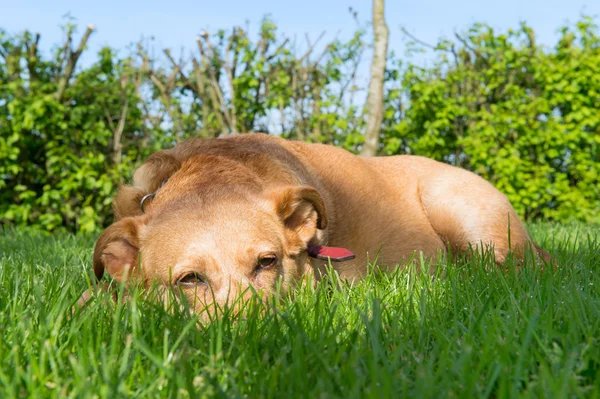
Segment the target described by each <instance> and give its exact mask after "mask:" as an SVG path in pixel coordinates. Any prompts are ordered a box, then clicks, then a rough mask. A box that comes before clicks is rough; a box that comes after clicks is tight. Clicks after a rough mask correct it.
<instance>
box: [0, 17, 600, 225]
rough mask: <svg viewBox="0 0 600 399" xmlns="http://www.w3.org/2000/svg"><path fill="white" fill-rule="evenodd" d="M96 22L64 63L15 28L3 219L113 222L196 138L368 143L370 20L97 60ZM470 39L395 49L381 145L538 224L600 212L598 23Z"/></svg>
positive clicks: (2, 77) (70, 31)
mask: <svg viewBox="0 0 600 399" xmlns="http://www.w3.org/2000/svg"><path fill="white" fill-rule="evenodd" d="M88 31H89V32H88ZM88 31H86V33H84V35H83V39H82V41H81V44H80V46H79V47H78V48H74V46H73V36H74V35H75V26H74V25H73V24H72V23H68V24H67V25H66V27H65V42H64V43H63V44H62V45H58V46H56V48H55V50H54V52H53V53H52V54H51V55H50V56H46V55H44V54H42V53H41V52H40V51H38V43H39V40H40V37H39V35H33V34H31V33H30V32H27V31H26V32H25V33H23V34H20V35H9V34H7V33H5V32H2V31H0V56H1V58H0V178H1V179H0V223H2V224H10V225H16V226H26V225H32V226H37V227H39V228H41V229H44V230H47V231H55V230H71V231H83V232H89V231H94V230H97V229H99V228H101V227H102V226H106V225H107V224H108V223H110V222H111V216H110V215H111V212H110V201H111V196H112V195H113V194H114V192H115V190H116V187H117V186H118V184H120V183H122V182H125V181H127V180H128V179H129V178H130V176H131V174H132V171H133V169H134V168H135V167H136V166H137V165H139V164H140V162H142V161H143V159H145V158H146V157H147V156H148V155H149V154H150V153H152V152H153V151H156V150H158V149H162V148H168V147H170V146H172V145H173V144H175V143H177V142H179V141H181V140H184V139H186V138H189V137H215V136H219V135H224V134H231V133H248V132H251V131H262V132H268V133H271V134H280V135H282V136H284V137H287V138H291V139H298V140H305V141H312V142H321V143H327V144H333V145H338V146H342V147H344V148H346V149H348V150H350V151H354V152H358V151H359V150H360V148H361V145H362V143H363V133H364V130H365V112H364V111H365V110H364V109H363V105H362V104H363V101H362V100H361V99H364V95H365V84H366V81H365V80H364V79H362V78H361V77H360V74H359V73H358V72H359V69H360V66H361V65H362V64H361V63H362V62H363V60H364V54H365V51H366V50H367V49H368V47H369V45H370V44H369V43H368V41H367V34H366V33H367V30H366V29H365V28H364V27H361V26H358V27H357V30H356V33H355V34H354V35H353V36H352V37H351V38H349V39H348V40H346V41H343V40H335V41H333V42H331V43H325V44H321V43H320V41H319V40H316V41H314V42H309V43H308V44H307V45H306V46H305V47H306V48H303V47H302V45H301V44H299V43H296V42H295V41H293V40H289V39H288V38H285V37H283V36H282V35H281V33H279V31H278V30H277V27H276V25H275V24H274V23H273V21H271V20H269V19H264V20H263V21H262V24H261V28H260V30H259V32H258V34H257V37H256V38H255V39H254V38H252V37H250V36H249V35H248V33H247V29H244V28H241V27H236V28H233V29H231V30H229V31H224V30H222V31H218V32H216V33H214V34H210V33H202V34H201V35H200V37H198V38H197V45H198V46H197V47H198V48H197V50H196V51H194V52H193V53H191V54H187V55H185V54H182V55H181V56H180V57H179V58H178V59H176V57H175V56H174V55H173V54H172V53H171V52H170V51H168V50H165V51H164V55H163V56H154V55H151V54H154V52H153V51H151V50H152V49H151V47H150V46H149V45H148V44H147V43H145V42H141V43H139V44H138V46H137V47H136V48H135V49H134V50H132V51H131V52H130V53H129V54H126V55H120V54H119V53H117V52H116V51H115V50H113V49H110V48H104V49H102V50H100V51H99V53H98V54H97V56H96V58H95V59H94V62H93V63H91V64H90V65H86V66H85V67H82V66H80V65H79V66H78V65H77V60H78V57H79V55H80V54H81V52H82V51H85V45H86V43H87V39H88V36H89V34H90V33H91V32H92V28H91V27H89V28H88ZM91 37H92V40H93V34H92V36H91ZM456 39H457V42H452V41H448V40H446V41H441V42H440V43H439V44H438V45H437V46H436V47H435V50H434V54H435V55H436V57H437V58H436V60H437V61H436V62H435V64H434V65H433V66H432V67H430V68H421V67H419V66H418V65H416V64H414V63H410V62H406V61H405V62H402V63H401V62H400V61H399V60H398V58H397V57H396V55H394V54H390V55H389V57H388V69H387V71H386V76H385V79H386V84H385V104H384V107H385V108H384V110H385V112H384V114H385V115H384V121H383V124H382V131H381V137H382V140H381V141H382V145H381V152H382V153H383V154H403V153H409V154H419V155H426V156H429V157H432V158H435V159H438V160H442V161H445V162H449V163H451V164H454V165H457V166H461V167H464V168H467V169H470V170H473V171H475V172H476V173H478V174H480V175H481V176H483V177H485V178H486V179H488V180H489V181H490V182H492V183H493V184H494V185H495V186H496V187H498V188H499V189H500V190H501V191H503V192H504V193H506V194H507V195H508V197H509V199H510V200H511V202H512V203H513V204H514V206H515V208H516V209H517V211H518V212H519V214H521V215H522V216H524V217H525V218H527V219H537V218H544V219H554V220H568V219H578V220H584V221H590V222H598V221H600V219H599V218H600V216H598V215H599V213H598V212H597V210H598V209H600V195H599V194H600V192H599V190H600V189H599V187H600V184H599V183H600V181H599V179H600V164H599V162H600V150H599V147H600V112H598V111H599V109H600V94H599V93H600V70H599V68H600V67H599V65H600V44H599V36H598V29H597V27H596V25H594V21H593V20H592V19H589V18H582V20H581V21H580V22H578V23H577V24H576V25H575V26H573V27H565V28H563V30H562V35H561V38H560V40H559V42H558V44H557V45H556V46H555V47H554V48H552V49H545V48H542V47H539V46H537V45H536V43H535V35H534V32H533V31H532V30H531V29H530V28H529V27H527V26H526V25H524V24H523V25H522V26H521V27H520V28H519V29H517V30H514V31H509V32H507V33H502V34H497V33H496V32H494V31H492V30H491V29H490V28H488V27H486V26H485V25H475V26H474V27H472V28H471V29H470V30H469V31H468V33H467V34H466V36H464V37H463V36H457V38H456ZM301 50H302V51H301Z"/></svg>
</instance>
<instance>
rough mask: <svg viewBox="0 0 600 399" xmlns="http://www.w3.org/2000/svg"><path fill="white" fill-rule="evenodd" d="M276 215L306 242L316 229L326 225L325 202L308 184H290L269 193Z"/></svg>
mask: <svg viewBox="0 0 600 399" xmlns="http://www.w3.org/2000/svg"><path fill="white" fill-rule="evenodd" d="M268 196H269V198H270V199H271V201H273V203H274V205H275V211H276V212H277V215H278V216H279V217H280V218H281V219H282V220H283V222H284V224H285V227H286V228H288V229H290V230H291V231H294V232H295V233H296V234H298V236H299V238H300V239H301V240H302V241H303V242H304V243H305V244H307V243H308V242H309V241H310V240H311V239H312V238H313V237H314V236H315V234H316V232H317V229H321V230H322V229H324V228H325V227H327V211H326V209H325V202H323V198H321V195H320V194H319V192H318V191H317V190H315V189H314V188H312V187H309V186H290V187H284V188H280V189H278V190H275V191H273V192H271V193H269V195H268Z"/></svg>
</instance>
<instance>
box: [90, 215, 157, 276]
mask: <svg viewBox="0 0 600 399" xmlns="http://www.w3.org/2000/svg"><path fill="white" fill-rule="evenodd" d="M142 219H145V218H144V217H135V218H133V217H127V218H124V219H122V220H121V221H119V222H117V223H114V224H113V225H112V226H110V227H109V228H107V229H106V230H104V232H103V233H102V234H101V235H100V238H98V241H97V242H96V247H95V248H94V274H95V275H96V278H97V279H98V280H100V279H101V278H102V275H103V274H104V270H106V271H107V272H108V274H110V276H111V277H112V278H113V279H115V280H116V281H125V280H127V279H128V278H129V277H131V276H133V275H137V274H138V273H139V271H138V270H137V269H138V267H137V263H138V255H139V252H140V249H139V248H140V247H139V245H140V244H139V241H140V240H139V235H140V230H141V229H142V227H143V225H144V224H145V222H144V221H143V220H142Z"/></svg>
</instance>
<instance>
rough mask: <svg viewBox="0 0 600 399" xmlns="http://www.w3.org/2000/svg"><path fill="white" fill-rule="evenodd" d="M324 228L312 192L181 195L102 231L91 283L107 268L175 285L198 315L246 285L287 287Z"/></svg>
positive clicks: (121, 275) (266, 289)
mask: <svg viewBox="0 0 600 399" xmlns="http://www.w3.org/2000/svg"><path fill="white" fill-rule="evenodd" d="M170 184H171V182H170V181H169V184H168V185H170ZM159 196H160V192H159ZM326 226H327V214H326V209H325V204H324V202H323V199H322V198H321V196H320V195H319V193H318V192H317V190H315V189H314V188H312V187H307V186H293V185H290V186H283V187H281V186H280V187H275V188H264V189H261V190H249V191H243V190H242V191H233V192H228V193H226V194H222V195H218V196H213V197H212V198H211V197H210V196H209V197H206V196H185V197H183V198H181V199H179V200H176V201H171V202H170V203H169V204H168V206H163V207H162V208H161V211H160V212H150V213H148V214H143V215H139V216H135V217H125V218H123V219H121V220H119V221H118V222H116V223H115V224H113V225H112V226H110V227H109V228H108V229H106V230H105V231H104V233H102V235H101V236H100V238H99V239H98V241H97V243H96V247H95V250H94V260H93V262H94V272H95V274H96V277H97V278H98V279H100V278H102V276H103V274H104V272H105V271H106V272H107V273H108V274H110V276H111V277H112V278H113V279H114V280H116V281H120V282H123V281H127V280H129V281H131V280H137V281H139V282H142V283H143V284H144V285H145V286H149V285H150V284H152V282H157V283H158V284H160V285H162V286H163V287H164V286H170V287H173V288H176V292H182V293H183V294H184V295H185V297H186V298H187V300H188V303H190V304H193V306H194V308H195V309H196V310H197V311H202V310H204V309H205V308H206V307H207V306H208V305H210V304H212V303H213V302H216V303H218V304H219V305H225V304H227V303H231V301H232V300H233V299H234V298H236V297H238V296H239V294H240V293H242V292H246V294H245V295H249V294H250V293H251V290H249V289H248V288H249V287H250V286H252V287H253V288H254V290H255V291H259V292H260V291H262V292H263V293H265V294H269V293H271V292H272V291H273V290H274V289H275V288H276V287H277V286H279V287H280V288H281V290H282V291H285V290H287V289H288V288H289V287H290V286H293V285H294V282H296V281H298V280H299V279H301V278H302V276H303V275H304V274H305V273H307V272H310V264H309V260H308V255H307V252H306V249H307V246H308V244H309V243H310V242H311V241H315V240H318V239H319V238H320V235H322V234H323V230H324V229H325V228H326Z"/></svg>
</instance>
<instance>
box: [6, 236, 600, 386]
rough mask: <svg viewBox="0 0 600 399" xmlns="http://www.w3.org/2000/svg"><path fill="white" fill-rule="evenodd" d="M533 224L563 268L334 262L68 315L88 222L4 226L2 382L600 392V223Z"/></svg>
mask: <svg viewBox="0 0 600 399" xmlns="http://www.w3.org/2000/svg"><path fill="white" fill-rule="evenodd" d="M530 230H531V232H532V235H533V236H534V238H535V239H536V241H538V242H539V243H541V244H543V246H544V247H545V248H547V249H548V250H549V251H550V252H551V253H553V254H554V255H555V256H556V257H557V259H558V262H559V265H560V266H559V267H558V268H557V269H556V270H555V271H546V272H541V271H540V270H539V268H537V267H535V266H533V265H526V266H525V268H524V269H523V270H522V271H521V272H519V273H515V272H513V271H510V270H509V271H508V272H503V271H500V270H499V269H498V268H495V267H492V268H489V267H486V262H487V261H488V259H486V258H485V257H476V258H473V259H471V260H463V261H459V262H456V263H454V264H451V263H448V264H442V265H438V267H437V271H436V272H435V273H434V275H429V274H422V273H419V272H416V271H414V270H412V271H411V270H406V271H404V272H400V273H396V274H382V273H377V272H371V273H370V274H369V276H368V278H366V279H365V280H363V281H361V282H359V283H357V284H355V285H354V286H349V285H348V284H344V283H342V282H340V281H338V280H336V278H335V276H333V277H331V278H329V279H328V280H326V281H323V282H322V283H320V284H319V285H318V287H316V288H311V287H302V288H301V289H299V291H298V292H297V295H296V296H295V297H294V298H293V299H286V300H284V301H283V303H281V304H280V305H278V306H274V307H271V308H269V309H267V310H266V311H265V309H264V308H263V309H261V308H260V306H258V305H256V304H254V305H252V304H250V305H249V306H248V309H247V311H246V312H244V314H243V315H241V316H232V315H230V314H226V315H225V316H223V317H222V318H220V319H218V320H215V321H213V322H212V323H209V324H207V325H200V326H199V325H198V323H197V320H196V319H195V318H194V316H190V315H189V314H186V313H185V312H179V311H173V312H167V311H165V310H164V309H163V308H162V307H161V306H159V305H156V304H154V303H153V302H150V301H144V300H141V299H138V300H133V301H132V302H130V303H126V304H124V305H122V304H119V305H113V304H112V303H111V302H110V301H109V300H107V299H106V298H101V299H100V300H97V301H95V302H93V303H92V304H91V306H90V307H89V308H88V310H87V311H86V312H83V313H79V314H75V315H74V316H73V317H70V314H71V306H72V305H73V304H74V302H75V301H76V300H77V298H78V297H79V295H80V294H81V292H82V291H83V290H84V289H85V288H86V286H87V284H88V283H87V281H89V276H90V271H89V268H90V264H91V263H90V262H91V259H90V258H91V248H92V246H93V237H80V236H69V235H66V236H54V237H46V236H43V235H39V234H35V233H25V232H16V231H13V230H6V231H4V232H2V231H0V362H1V363H0V397H2V398H10V397H60V398H63V397H101V398H115V397H182V398H185V397H215V396H216V397H219V396H222V397H277V398H288V397H303V398H318V397H328V398H329V397H344V398H350V397H376V398H381V397H404V396H411V397H419V398H422V397H423V398H427V397H435V398H437V397H494V398H504V397H520V396H522V397H599V396H600V277H599V276H600V228H597V227H589V226H582V225H569V226H560V225H554V224H538V225H532V226H530ZM509 269H510V268H509ZM134 297H135V295H134Z"/></svg>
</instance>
